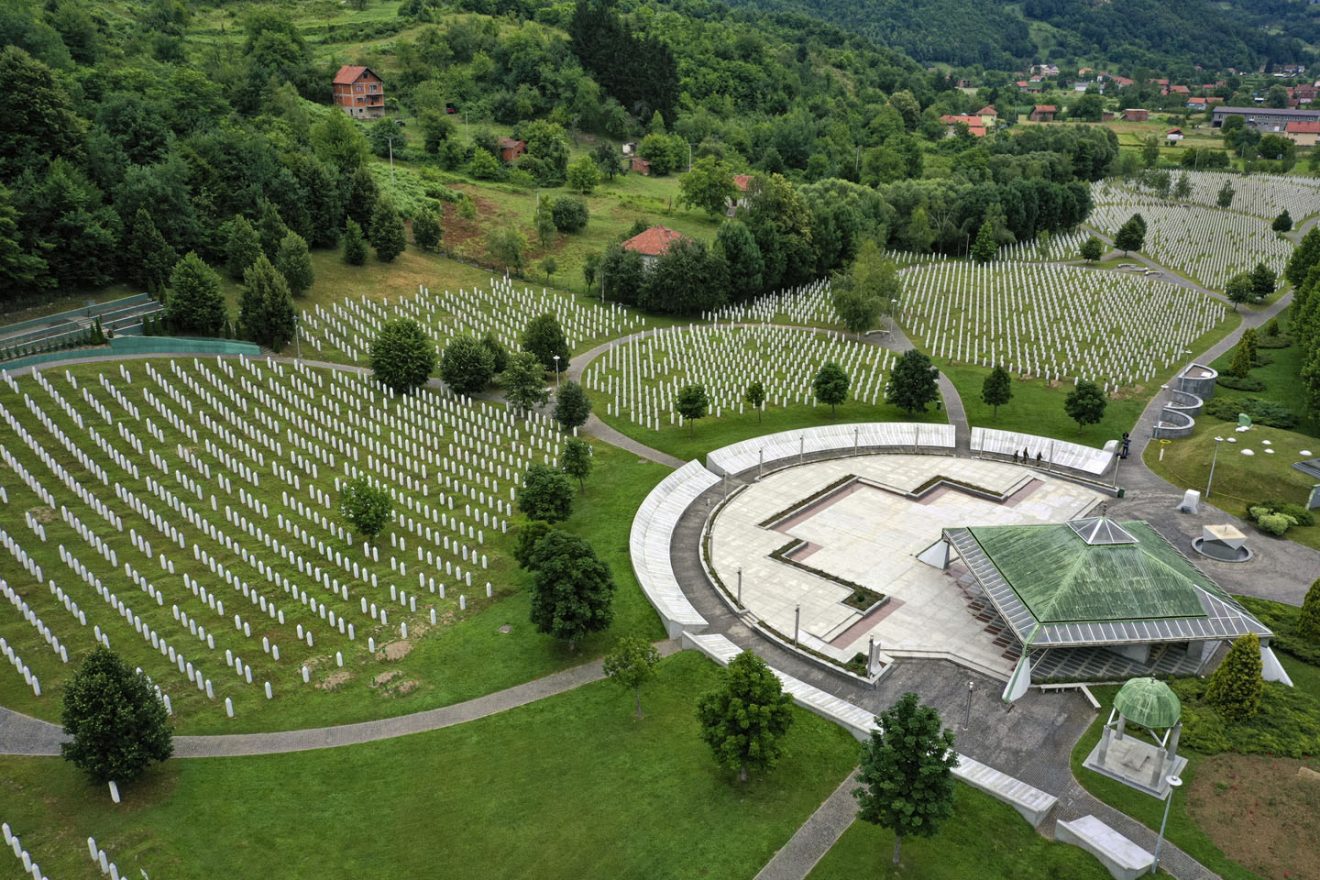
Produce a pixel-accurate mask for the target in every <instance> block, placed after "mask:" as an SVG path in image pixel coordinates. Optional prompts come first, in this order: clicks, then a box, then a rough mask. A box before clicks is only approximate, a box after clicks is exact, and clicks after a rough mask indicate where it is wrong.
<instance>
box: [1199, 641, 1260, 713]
mask: <svg viewBox="0 0 1320 880" xmlns="http://www.w3.org/2000/svg"><path fill="white" fill-rule="evenodd" d="M1261 668H1262V664H1261V659H1260V639H1259V638H1257V637H1256V634H1255V633H1247V634H1246V635H1243V636H1238V637H1237V639H1235V640H1234V641H1233V647H1232V648H1230V649H1229V651H1228V656H1227V657H1225V658H1224V662H1223V663H1220V664H1219V668H1218V669H1216V670H1215V671H1214V672H1213V673H1211V675H1210V683H1209V684H1208V685H1206V689H1205V698H1206V700H1207V701H1208V702H1209V703H1210V704H1211V705H1212V706H1214V707H1215V708H1216V709H1218V710H1219V712H1220V714H1222V715H1223V716H1224V717H1226V718H1229V719H1232V720H1234V721H1237V720H1241V719H1243V718H1249V717H1251V716H1252V715H1255V714H1256V712H1257V711H1258V710H1259V709H1260V698H1261V695H1262V694H1263V693H1264V691H1265V681H1264V679H1262V678H1261Z"/></svg>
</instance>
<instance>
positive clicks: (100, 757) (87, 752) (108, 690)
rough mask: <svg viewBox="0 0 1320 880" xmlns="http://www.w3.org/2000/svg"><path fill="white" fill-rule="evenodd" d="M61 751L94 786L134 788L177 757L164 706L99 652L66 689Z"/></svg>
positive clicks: (140, 680) (141, 681)
mask: <svg viewBox="0 0 1320 880" xmlns="http://www.w3.org/2000/svg"><path fill="white" fill-rule="evenodd" d="M62 717H63V721H64V733H65V734H66V735H67V736H70V737H72V739H71V740H70V741H69V742H66V743H64V744H63V745H61V746H60V751H61V753H62V754H63V755H64V759H65V760H66V761H70V762H72V763H73V764H74V765H75V766H77V767H78V768H79V769H80V770H82V771H83V772H84V773H86V774H87V775H88V776H89V777H90V778H91V779H92V780H93V781H94V782H98V783H102V784H104V783H107V782H111V781H115V782H132V781H133V780H135V779H137V778H138V777H140V776H141V775H142V774H143V773H144V772H145V771H146V769H147V767H149V766H150V765H151V764H152V763H153V762H157V761H165V760H167V759H168V758H169V757H170V756H171V755H172V754H174V743H173V742H172V739H171V732H170V725H169V719H168V717H167V715H166V712H165V705H164V703H162V702H161V700H160V698H159V697H157V696H156V694H155V692H154V691H153V690H152V688H151V684H150V683H149V682H148V681H147V677H146V676H145V675H144V674H143V673H141V672H134V671H133V670H131V669H129V668H128V664H126V663H125V662H124V661H123V660H120V659H119V657H118V656H117V655H115V654H113V653H112V652H111V651H110V650H109V649H108V648H103V647H99V646H98V647H97V648H96V649H95V650H94V651H92V653H91V654H90V655H88V657H87V659H86V660H84V661H83V663H82V665H81V666H79V667H78V670H77V671H76V672H75V673H74V674H73V677H72V678H70V679H69V683H68V685H66V686H65V688H64V705H63V711H62Z"/></svg>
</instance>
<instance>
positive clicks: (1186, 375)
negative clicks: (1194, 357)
mask: <svg viewBox="0 0 1320 880" xmlns="http://www.w3.org/2000/svg"><path fill="white" fill-rule="evenodd" d="M1218 378H1219V371H1218V370H1216V369H1215V368H1214V367H1209V366H1206V365H1205V364H1198V363H1190V364H1188V365H1187V366H1185V367H1183V370H1182V372H1181V373H1179V374H1178V375H1177V376H1175V377H1174V379H1173V382H1172V383H1171V386H1170V387H1172V388H1173V389H1174V390H1176V391H1185V392H1187V393H1188V394H1194V395H1196V396H1197V397H1199V398H1201V400H1209V399H1210V398H1212V397H1214V396H1215V381H1216V380H1217V379H1218Z"/></svg>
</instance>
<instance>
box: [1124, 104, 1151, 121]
mask: <svg viewBox="0 0 1320 880" xmlns="http://www.w3.org/2000/svg"><path fill="white" fill-rule="evenodd" d="M1148 119H1150V111H1149V110H1145V109H1142V108H1141V107H1128V108H1127V109H1125V110H1124V111H1123V120H1124V121H1125V122H1145V121H1147V120H1148Z"/></svg>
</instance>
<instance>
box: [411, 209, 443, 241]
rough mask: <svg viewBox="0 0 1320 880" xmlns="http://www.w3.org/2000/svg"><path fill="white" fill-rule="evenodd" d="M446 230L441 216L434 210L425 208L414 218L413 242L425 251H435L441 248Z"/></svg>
mask: <svg viewBox="0 0 1320 880" xmlns="http://www.w3.org/2000/svg"><path fill="white" fill-rule="evenodd" d="M443 237H444V229H443V227H441V225H440V215H439V214H437V213H436V211H435V209H433V208H423V209H422V210H421V211H419V212H418V213H417V216H416V217H414V218H413V241H415V242H416V243H417V246H418V247H419V248H421V249H422V250H424V251H433V250H435V249H436V248H438V247H439V246H440V240H441V238H443Z"/></svg>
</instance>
